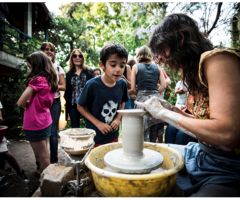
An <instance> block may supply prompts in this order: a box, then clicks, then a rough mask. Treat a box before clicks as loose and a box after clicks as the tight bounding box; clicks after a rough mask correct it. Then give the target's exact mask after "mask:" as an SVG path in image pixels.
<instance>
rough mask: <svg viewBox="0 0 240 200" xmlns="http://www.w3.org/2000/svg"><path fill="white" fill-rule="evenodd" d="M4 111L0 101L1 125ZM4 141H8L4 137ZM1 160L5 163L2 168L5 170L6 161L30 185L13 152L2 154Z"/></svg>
mask: <svg viewBox="0 0 240 200" xmlns="http://www.w3.org/2000/svg"><path fill="white" fill-rule="evenodd" d="M2 109H3V106H2V103H1V101H0V124H1V123H2V122H3V117H2V111H1V110H2ZM4 139H6V138H5V137H4ZM0 143H1V141H0ZM0 158H1V159H0V161H1V162H3V163H1V164H0V166H3V168H4V164H5V163H4V162H5V159H6V160H7V162H8V164H9V165H10V166H11V167H12V168H13V169H14V170H15V171H16V173H17V175H18V176H20V177H21V178H22V179H23V180H24V181H25V182H26V183H29V180H28V178H27V176H26V175H25V171H24V170H23V169H21V167H20V166H19V163H18V161H17V160H16V158H15V156H14V155H13V154H12V152H11V151H8V152H7V153H5V154H1V155H0Z"/></svg>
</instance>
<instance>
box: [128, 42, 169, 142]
mask: <svg viewBox="0 0 240 200" xmlns="http://www.w3.org/2000/svg"><path fill="white" fill-rule="evenodd" d="M136 57H137V61H138V63H137V64H135V65H133V68H132V87H131V89H132V91H133V92H134V93H135V94H137V99H136V101H139V102H144V101H146V100H147V99H149V98H150V97H151V96H156V97H157V98H159V99H162V97H161V96H160V93H161V92H162V91H163V90H164V89H165V88H166V82H165V78H164V76H163V73H162V70H161V69H160V68H159V67H157V65H155V64H154V63H152V54H151V52H150V50H149V48H148V47H147V46H142V47H140V49H139V50H138V52H137V55H136ZM158 80H159V81H160V87H159V88H157V83H158ZM136 85H137V86H138V92H136ZM135 109H141V107H140V106H137V105H136V106H135ZM143 120H144V141H146V142H149V141H150V142H154V143H155V142H156V140H157V138H158V137H159V136H161V134H163V132H160V130H161V129H162V128H163V127H164V122H163V121H162V120H159V119H155V118H152V119H150V118H148V117H146V116H144V118H143Z"/></svg>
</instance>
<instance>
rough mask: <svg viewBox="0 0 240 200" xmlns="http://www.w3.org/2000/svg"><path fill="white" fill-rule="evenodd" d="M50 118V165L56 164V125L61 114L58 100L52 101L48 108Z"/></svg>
mask: <svg viewBox="0 0 240 200" xmlns="http://www.w3.org/2000/svg"><path fill="white" fill-rule="evenodd" d="M50 113H51V116H52V120H53V122H52V132H51V136H50V138H49V143H50V161H51V163H57V162H58V125H59V118H60V114H61V102H60V99H54V100H53V104H52V107H51V108H50Z"/></svg>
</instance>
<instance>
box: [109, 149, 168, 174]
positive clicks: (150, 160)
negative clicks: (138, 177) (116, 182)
mask: <svg viewBox="0 0 240 200" xmlns="http://www.w3.org/2000/svg"><path fill="white" fill-rule="evenodd" d="M162 162H163V156H162V155H161V154H160V153H158V152H156V151H153V150H151V149H143V153H142V156H137V157H133V156H127V155H125V154H124V153H123V149H122V148H120V149H115V150H113V151H110V152H108V153H107V154H106V155H105V157H104V163H105V165H106V166H108V167H109V168H111V169H113V170H115V171H117V172H119V173H127V174H147V173H150V172H151V171H152V170H154V169H157V168H159V167H160V165H161V164H162Z"/></svg>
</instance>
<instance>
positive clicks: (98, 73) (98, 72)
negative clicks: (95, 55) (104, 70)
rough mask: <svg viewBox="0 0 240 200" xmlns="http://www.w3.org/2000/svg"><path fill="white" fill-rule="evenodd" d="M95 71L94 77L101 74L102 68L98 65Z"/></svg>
mask: <svg viewBox="0 0 240 200" xmlns="http://www.w3.org/2000/svg"><path fill="white" fill-rule="evenodd" d="M93 73H94V77H97V76H100V75H101V69H100V68H98V67H96V68H95V69H94V70H93Z"/></svg>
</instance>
